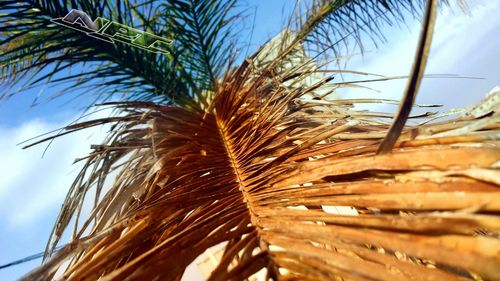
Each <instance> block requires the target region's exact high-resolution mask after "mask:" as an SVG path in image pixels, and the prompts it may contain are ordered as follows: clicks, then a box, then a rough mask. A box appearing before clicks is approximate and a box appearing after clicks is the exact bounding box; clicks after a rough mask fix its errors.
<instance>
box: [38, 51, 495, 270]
mask: <svg viewBox="0 0 500 281" xmlns="http://www.w3.org/2000/svg"><path fill="white" fill-rule="evenodd" d="M271 55H273V52H272V51H270V50H268V49H266V48H264V49H263V50H262V51H261V53H260V54H258V55H256V56H253V57H252V58H250V59H249V60H247V61H246V62H245V63H244V64H243V65H242V66H240V67H239V68H238V69H236V70H234V71H233V72H231V73H230V74H228V75H227V77H226V78H225V79H224V81H222V83H221V85H220V88H219V90H218V91H217V93H216V97H215V101H214V106H213V111H210V112H203V111H193V110H185V109H181V108H176V107H161V106H158V105H154V104H150V103H126V102H124V103H117V104H116V105H115V106H117V107H119V108H122V109H124V110H125V111H126V112H128V114H127V115H126V116H125V117H121V118H117V119H104V120H97V121H95V122H89V123H85V124H82V125H76V126H73V127H70V128H68V130H75V129H81V128H84V127H88V126H92V125H98V124H101V123H103V122H117V125H118V127H117V128H116V129H115V130H114V135H113V136H112V137H111V138H110V142H109V143H107V144H106V145H105V146H101V147H99V149H97V150H96V151H95V152H94V153H93V154H91V155H90V157H89V158H87V161H88V162H87V163H88V164H87V165H86V166H87V168H86V171H88V173H82V174H81V178H79V179H77V181H75V185H74V186H73V187H72V188H71V190H70V193H69V195H68V199H67V200H66V202H65V204H64V206H63V209H62V212H61V215H60V218H59V220H58V224H57V225H56V228H55V232H54V236H53V238H54V239H53V240H52V241H51V242H52V243H51V244H50V247H51V248H53V247H54V246H55V244H56V242H57V241H58V239H59V237H60V236H61V234H62V232H63V230H64V229H65V228H66V227H67V226H68V224H69V222H70V220H71V218H75V217H77V216H78V209H79V208H80V206H81V204H82V202H83V201H84V200H83V199H84V196H85V195H86V194H87V196H90V194H88V193H87V192H88V191H90V190H94V188H95V190H97V191H101V190H102V188H103V186H102V184H103V180H102V177H105V176H106V175H108V174H109V173H110V171H111V170H110V169H112V167H113V166H117V165H122V167H121V169H120V172H119V173H118V175H117V177H116V180H115V182H114V184H113V185H112V187H111V188H110V189H109V191H107V192H106V194H105V195H104V196H98V198H99V200H98V204H97V205H96V206H95V207H94V209H93V211H92V213H91V215H90V217H89V218H88V219H87V220H86V221H85V222H84V223H83V224H79V227H77V228H76V229H75V240H73V242H72V243H71V244H70V245H68V246H66V247H64V248H63V249H62V250H60V251H58V252H56V253H55V254H54V255H53V257H52V258H51V259H49V260H48V261H47V263H45V264H44V265H43V266H42V267H41V268H39V269H38V270H37V271H35V272H33V273H32V274H31V275H30V276H29V277H28V279H29V278H33V279H47V278H50V277H51V276H53V274H54V273H55V272H56V270H57V269H58V268H59V267H60V266H61V265H62V264H63V261H64V260H67V259H69V260H71V263H70V265H69V267H68V268H67V269H66V270H65V275H64V276H65V277H66V278H67V280H94V279H98V278H101V279H102V280H153V279H155V278H159V279H162V280H179V278H180V277H181V276H182V274H183V272H184V270H185V268H186V267H187V266H188V265H189V264H190V263H192V262H193V261H194V259H195V258H196V257H197V256H199V255H200V254H202V253H203V252H204V251H205V250H207V249H209V248H210V247H213V246H216V245H218V244H220V243H223V242H225V244H224V252H223V256H222V259H221V260H220V262H219V265H218V266H217V267H216V268H215V269H214V271H213V272H212V274H211V276H210V280H241V279H245V278H248V277H249V276H251V275H253V274H254V273H256V272H258V271H259V270H262V269H264V270H265V271H266V272H267V275H268V276H269V277H271V278H274V279H282V280H297V279H300V280H304V279H305V280H332V279H344V280H366V279H377V280H414V279H416V280H466V279H470V278H476V277H481V278H484V279H498V278H499V276H498V270H497V268H498V266H499V264H500V261H499V259H498V251H499V250H500V240H499V239H498V235H499V233H500V227H499V226H500V219H499V217H498V213H499V212H500V204H499V203H498V202H500V192H499V191H498V185H499V184H500V182H499V180H498V179H499V170H498V163H499V162H498V161H499V160H500V149H499V148H498V140H499V135H500V134H499V127H498V126H497V124H498V117H499V115H498V113H497V110H498V102H495V101H496V100H497V99H498V95H499V94H500V93H498V92H496V93H493V94H492V95H490V97H489V98H488V99H487V100H486V101H485V103H484V104H482V105H481V106H478V107H476V108H474V109H473V110H472V111H470V112H469V113H467V114H465V115H463V116H459V117H457V118H456V119H455V120H451V121H444V122H440V123H434V124H428V125H422V126H419V127H412V128H406V129H405V130H404V131H403V134H402V135H401V137H400V139H399V141H398V142H397V143H396V145H395V147H396V148H395V149H394V150H393V152H392V153H391V154H386V155H376V150H377V147H378V145H379V144H380V142H381V141H382V138H383V137H384V136H385V134H386V133H387V130H388V128H389V126H388V125H380V121H379V120H378V116H377V115H376V114H373V115H363V114H362V112H361V113H360V112H356V111H355V110H353V109H350V108H348V107H341V106H338V104H335V101H334V100H332V101H328V98H325V99H327V100H326V102H324V103H321V102H319V104H312V105H311V103H309V102H307V101H314V100H311V98H310V97H308V95H310V93H311V92H312V91H317V90H319V89H321V88H323V87H328V86H329V85H328V83H326V82H325V81H319V82H317V83H315V84H312V85H309V86H308V87H304V86H300V87H296V86H297V85H301V81H304V80H305V79H308V78H310V77H309V76H310V75H309V74H304V75H299V76H297V77H294V78H293V79H292V80H291V83H290V77H291V74H293V73H295V72H296V71H300V72H302V73H309V72H308V70H311V69H310V68H311V67H312V66H311V65H309V66H308V65H305V66H302V67H298V66H293V65H288V67H286V66H282V68H281V70H282V71H281V72H279V74H277V75H270V74H269V73H270V71H269V69H267V67H269V66H270V65H273V66H276V65H280V63H279V62H277V61H272V63H264V64H263V63H262V60H263V58H265V57H266V56H271ZM278 57H279V56H278ZM287 82H288V83H287ZM297 99H300V100H303V101H305V102H303V103H296V102H294V101H296V100H297ZM319 101H322V100H319ZM353 102H354V101H353ZM343 103H344V104H345V103H346V101H345V100H344V101H343ZM146 124H147V125H148V126H147V127H144V125H146ZM125 155H129V157H130V158H129V160H125V162H123V161H124V160H120V159H123V157H124V156H125ZM472 155H473V157H471V156H472ZM100 179H101V180H100ZM329 206H330V207H329ZM331 206H339V207H338V208H340V206H344V208H345V207H350V209H349V210H350V211H349V212H348V213H346V212H343V211H340V212H339V211H333V212H332V210H331V209H332V208H333V209H334V210H335V207H331Z"/></svg>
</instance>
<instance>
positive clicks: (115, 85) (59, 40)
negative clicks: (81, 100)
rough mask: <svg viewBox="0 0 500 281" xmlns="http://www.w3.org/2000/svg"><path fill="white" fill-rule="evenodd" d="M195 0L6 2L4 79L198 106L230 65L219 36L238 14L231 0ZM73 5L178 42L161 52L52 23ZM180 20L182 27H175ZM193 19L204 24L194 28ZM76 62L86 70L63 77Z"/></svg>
mask: <svg viewBox="0 0 500 281" xmlns="http://www.w3.org/2000/svg"><path fill="white" fill-rule="evenodd" d="M192 4H193V6H191V5H190V3H187V2H186V3H184V2H181V1H175V2H169V3H168V4H165V3H162V2H161V1H145V2H144V1H138V2H137V3H132V2H130V1H89V0H79V1H65V0H59V1H44V0H25V1H2V3H0V10H1V11H2V15H1V16H0V23H1V27H0V36H1V37H0V38H1V39H0V46H1V48H2V56H1V58H0V64H1V65H2V68H1V73H0V74H1V75H2V78H3V80H4V82H5V83H7V84H14V83H16V82H20V81H21V80H22V79H21V78H29V79H30V81H29V82H28V83H27V86H33V85H37V83H39V82H41V81H44V80H45V79H49V78H50V79H51V81H52V82H54V83H56V82H58V83H67V85H69V86H68V89H69V88H71V89H73V90H75V87H89V88H91V89H93V90H95V91H96V92H97V95H98V96H99V97H100V98H101V99H102V100H106V99H109V97H112V96H113V94H115V93H121V94H123V93H126V94H127V98H128V99H132V100H134V99H136V100H154V101H160V102H167V103H174V104H179V105H184V106H189V107H199V106H200V105H199V104H200V101H201V100H202V99H203V98H204V94H203V92H204V91H206V90H209V89H213V83H214V82H215V81H217V79H218V78H220V75H221V73H222V69H223V68H224V66H223V65H224V64H225V63H227V58H228V56H226V55H225V54H231V50H230V49H229V50H228V49H227V48H233V46H234V45H232V44H229V43H226V42H227V41H225V40H221V38H226V39H227V37H228V35H229V32H230V31H228V30H227V28H226V27H227V26H228V25H231V24H234V23H235V21H237V20H238V19H239V18H238V17H237V16H235V14H232V9H233V8H234V1H233V2H227V3H218V2H217V3H216V2H211V3H209V2H206V1H205V2H199V3H198V1H194V2H193V3H192ZM200 7H203V9H201V8H200ZM71 9H79V10H81V11H84V12H86V13H87V14H88V15H89V16H90V17H91V18H92V19H95V18H96V17H103V18H106V19H109V20H112V21H115V22H118V23H122V24H124V25H127V26H130V27H132V28H135V29H138V30H144V31H146V32H149V33H152V34H155V35H158V36H163V37H166V38H172V39H173V40H174V43H173V44H171V45H170V47H169V50H168V51H169V54H167V55H165V54H156V53H151V52H147V51H145V50H142V49H140V48H137V47H133V46H129V45H126V44H121V43H115V44H107V43H104V42H102V41H99V40H98V39H94V38H92V37H89V36H85V35H84V34H81V33H79V32H75V31H74V30H71V29H68V28H64V27H61V26H59V25H55V24H53V23H52V22H50V20H51V19H53V18H60V17H64V16H65V15H66V14H67V13H68V12H69V10H71ZM195 20H196V21H195ZM197 20H199V22H197ZM181 21H183V26H182V28H181V27H178V26H177V24H180V23H181ZM196 24H200V25H201V28H200V29H198V30H196V29H194V28H195V26H196ZM191 29H192V33H189V32H188V31H189V30H191ZM204 38H206V39H204ZM233 39H234V37H233ZM200 62H202V63H200ZM205 62H206V63H205ZM203 63H205V64H203ZM71 67H80V68H82V69H83V70H82V71H81V72H79V73H77V74H74V75H70V76H65V77H64V76H62V75H59V74H66V73H67V72H66V71H67V70H68V69H69V68H71ZM58 75H59V76H58ZM10 94H12V92H10ZM4 95H6V93H4Z"/></svg>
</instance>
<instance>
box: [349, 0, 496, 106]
mask: <svg viewBox="0 0 500 281" xmlns="http://www.w3.org/2000/svg"><path fill="white" fill-rule="evenodd" d="M468 2H469V4H470V15H467V14H464V13H463V12H462V11H460V10H459V9H458V7H456V6H453V5H452V7H451V9H450V8H448V7H446V8H444V9H443V10H442V12H440V13H439V14H438V20H437V23H436V28H435V33H434V38H433V43H432V48H431V53H430V57H429V63H428V65H427V69H426V74H457V75H460V76H475V77H483V78H485V79H484V80H466V79H442V78H440V79H425V80H424V82H423V84H422V88H421V90H420V93H419V101H420V102H421V103H429V102H436V103H444V104H450V105H452V106H463V105H467V104H470V103H476V102H478V101H479V100H480V99H481V98H483V97H484V95H485V94H486V92H487V91H488V90H489V89H491V88H493V87H494V86H495V85H497V83H498V82H499V80H498V79H499V77H498V73H499V70H500V61H499V58H498V49H499V48H500V37H498V36H495V30H496V31H497V30H498V28H499V27H500V17H498V14H500V2H499V1H486V0H476V1H468ZM407 24H408V29H406V28H399V27H392V28H388V30H387V32H386V34H389V36H387V38H388V41H389V42H388V43H386V44H382V45H380V46H379V48H378V49H372V50H371V52H369V53H367V54H365V56H364V57H356V58H354V59H352V60H351V61H350V63H349V64H348V68H349V69H353V70H359V71H365V72H371V73H378V74H383V75H387V76H399V75H407V74H408V73H409V71H410V68H411V64H412V62H413V56H414V52H415V48H416V44H417V39H418V34H419V30H420V22H419V21H417V20H409V21H408V22H407ZM497 32H498V31H497ZM495 73H496V76H497V77H496V78H495V77H494V76H495ZM359 79H360V77H357V78H356V79H355V80H359ZM361 79H363V77H361ZM346 80H351V79H346ZM405 84H406V80H405V79H402V80H393V81H388V82H376V83H366V84H363V85H364V86H369V87H373V88H375V89H376V90H378V91H380V92H379V93H374V92H372V91H368V90H360V89H346V90H344V91H342V92H341V94H342V93H343V95H344V96H346V97H349V98H350V97H367V96H371V97H378V98H390V99H400V98H401V96H402V93H403V91H404V88H405ZM367 107H368V108H370V109H372V110H382V109H384V110H385V109H387V107H386V106H383V105H375V106H373V105H371V106H363V107H362V108H367ZM391 108H392V109H396V108H397V107H391Z"/></svg>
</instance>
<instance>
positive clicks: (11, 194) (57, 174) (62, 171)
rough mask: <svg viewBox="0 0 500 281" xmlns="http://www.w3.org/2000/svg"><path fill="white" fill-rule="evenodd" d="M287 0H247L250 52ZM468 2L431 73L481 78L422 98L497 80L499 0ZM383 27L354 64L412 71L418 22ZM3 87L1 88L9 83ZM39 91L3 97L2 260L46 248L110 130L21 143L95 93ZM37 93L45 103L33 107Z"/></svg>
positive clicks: (445, 16)
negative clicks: (81, 161)
mask: <svg viewBox="0 0 500 281" xmlns="http://www.w3.org/2000/svg"><path fill="white" fill-rule="evenodd" d="M285 2H286V1H284V0H283V1H265V2H263V1H249V5H250V7H255V8H256V9H257V10H256V11H257V12H256V14H255V22H256V24H255V29H254V35H253V37H252V44H251V48H250V50H251V51H252V50H255V49H256V48H257V47H258V46H260V44H262V43H263V42H265V41H266V40H268V39H270V38H271V37H272V36H273V35H276V34H277V33H278V32H279V31H280V30H281V27H282V26H283V25H284V20H285V17H284V16H282V7H283V3H285ZM468 2H469V3H470V7H471V15H465V14H463V13H462V12H460V10H459V9H458V8H457V7H452V9H445V10H443V11H442V12H441V14H440V15H439V18H438V23H437V26H436V33H435V38H434V41H433V46H432V49H431V55H430V62H429V64H428V68H427V71H426V73H427V74H457V75H460V76H473V77H480V78H483V79H426V80H425V81H424V83H423V85H422V88H421V91H420V94H419V97H418V101H419V102H422V103H431V102H432V103H442V104H446V105H447V106H446V108H450V107H460V106H466V105H471V104H473V103H476V102H478V101H479V100H480V99H481V98H483V97H484V95H485V94H486V93H487V92H488V91H489V90H490V89H492V88H493V87H494V86H496V85H500V57H499V55H498V50H499V49H500V38H499V36H498V30H499V28H500V18H499V17H498V14H500V3H499V1H487V0H482V1H481V0H477V1H472V0H471V1H468ZM288 5H289V4H288ZM288 8H289V6H288ZM285 10H289V9H285ZM250 19H251V17H250ZM385 29H386V37H387V38H388V41H389V42H387V43H386V44H384V45H381V46H380V48H378V49H375V48H373V47H372V46H368V48H367V49H368V52H367V53H366V54H365V55H364V56H355V57H353V58H352V59H350V60H349V61H348V63H347V67H348V68H349V69H352V70H360V71H366V72H373V73H379V74H384V75H406V74H407V73H408V71H409V69H410V67H411V59H412V56H413V52H414V49H415V44H416V39H417V37H418V31H419V23H418V22H417V21H414V20H409V21H408V22H407V24H406V25H402V26H395V27H386V28H385ZM404 84H405V81H404V80H399V81H392V82H385V83H371V84H370V85H369V86H370V87H373V88H376V89H377V90H378V92H373V91H367V90H359V89H358V90H345V91H342V92H341V95H343V96H345V97H366V96H371V97H374V96H377V97H385V98H393V99H399V98H400V96H401V93H402V91H403V89H404ZM367 86H368V85H367ZM0 87H1V90H3V87H5V85H0ZM41 90H42V88H36V89H33V90H30V91H29V92H26V93H23V94H21V95H18V96H14V97H13V98H11V99H10V100H7V101H4V102H1V103H0V171H2V175H1V177H0V214H2V216H1V217H0V264H4V263H7V262H10V261H12V260H15V259H19V258H22V257H25V256H28V255H31V254H34V253H37V252H39V251H41V250H43V249H44V246H45V243H46V241H47V238H48V236H49V233H50V230H51V227H52V224H53V221H54V220H55V218H56V216H57V213H58V210H59V207H60V205H61V203H62V200H63V199H64V196H65V194H66V190H67V189H68V187H69V185H70V184H71V182H72V179H73V178H74V177H75V176H76V173H77V171H78V165H76V166H75V165H71V163H72V162H73V160H74V159H75V158H77V157H81V156H84V155H85V154H86V153H88V152H89V147H90V144H95V143H99V142H100V140H101V139H102V137H103V135H104V134H105V132H106V130H105V129H102V128H101V129H93V130H89V131H84V132H79V133H77V134H73V135H70V136H66V137H63V138H61V139H58V140H56V141H55V142H54V143H53V144H52V145H51V146H50V147H49V149H48V151H47V153H46V154H45V156H44V157H43V158H42V153H43V151H44V149H45V146H44V145H40V146H37V147H34V148H31V149H28V150H21V148H20V147H19V146H17V145H16V144H17V143H18V142H21V141H23V140H26V139H28V138H30V137H34V136H37V135H39V134H41V133H45V132H47V131H50V130H53V129H56V128H60V127H62V126H64V125H66V124H68V123H70V122H72V121H73V120H74V119H75V118H76V117H78V115H79V113H80V112H81V105H82V104H85V103H86V102H90V100H91V98H90V97H88V96H85V97H83V98H81V99H79V100H78V101H77V102H74V101H73V102H70V103H69V104H67V103H66V102H67V101H71V100H72V98H73V97H72V96H67V97H63V98H61V99H56V100H54V101H50V102H47V101H45V100H44V98H43V97H44V96H46V95H49V94H50V93H53V92H55V91H57V90H58V88H55V89H51V88H46V89H44V91H41ZM40 93H42V94H41V96H42V98H41V101H40V104H39V105H37V106H35V107H31V104H32V102H33V99H34V98H35V97H36V96H37V95H39V94H40ZM39 262H40V260H36V261H33V262H29V263H26V264H23V265H19V266H15V267H11V268H9V269H4V270H0V280H14V279H16V278H18V277H20V276H21V275H22V274H24V273H25V272H27V271H28V270H29V269H31V268H33V267H34V266H36V265H38V264H39Z"/></svg>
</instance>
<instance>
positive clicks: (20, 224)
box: [0, 117, 105, 229]
mask: <svg viewBox="0 0 500 281" xmlns="http://www.w3.org/2000/svg"><path fill="white" fill-rule="evenodd" d="M74 119H76V117H75V118H72V119H71V120H68V121H64V122H60V123H48V122H46V121H44V120H40V119H37V120H31V121H29V122H26V123H24V124H22V125H21V126H19V127H15V128H2V127H0V155H1V157H0V171H2V176H1V177H0V213H1V214H2V217H1V218H0V221H3V223H5V224H6V225H7V227H9V228H11V229H23V228H24V229H25V228H29V226H30V225H31V224H33V222H34V221H37V220H47V218H46V215H47V214H48V212H49V211H51V210H54V209H59V207H60V206H61V203H62V201H63V200H64V197H65V195H66V192H67V190H68V188H69V187H70V185H71V183H72V181H73V179H74V178H75V177H76V175H77V173H78V171H79V168H80V165H78V164H76V165H72V163H73V161H74V160H75V159H76V158H78V157H83V156H85V155H87V154H88V152H89V151H90V144H95V143H100V142H101V141H102V139H103V136H104V134H105V130H104V129H103V128H94V129H88V130H84V131H80V132H76V133H74V134H69V135H66V136H63V137H61V138H58V139H56V140H55V141H54V142H53V143H52V144H51V145H50V147H49V148H48V149H47V152H46V153H45V156H44V157H43V158H42V155H43V151H44V150H45V148H46V144H40V145H37V146H35V147H32V148H29V149H26V150H23V149H21V146H18V145H16V144H17V143H19V142H22V141H25V140H27V139H29V138H32V137H35V136H38V135H40V134H43V133H46V132H48V131H50V130H54V129H57V128H60V127H63V126H65V125H67V124H69V123H70V122H71V121H73V120H74ZM47 223H48V222H47Z"/></svg>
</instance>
